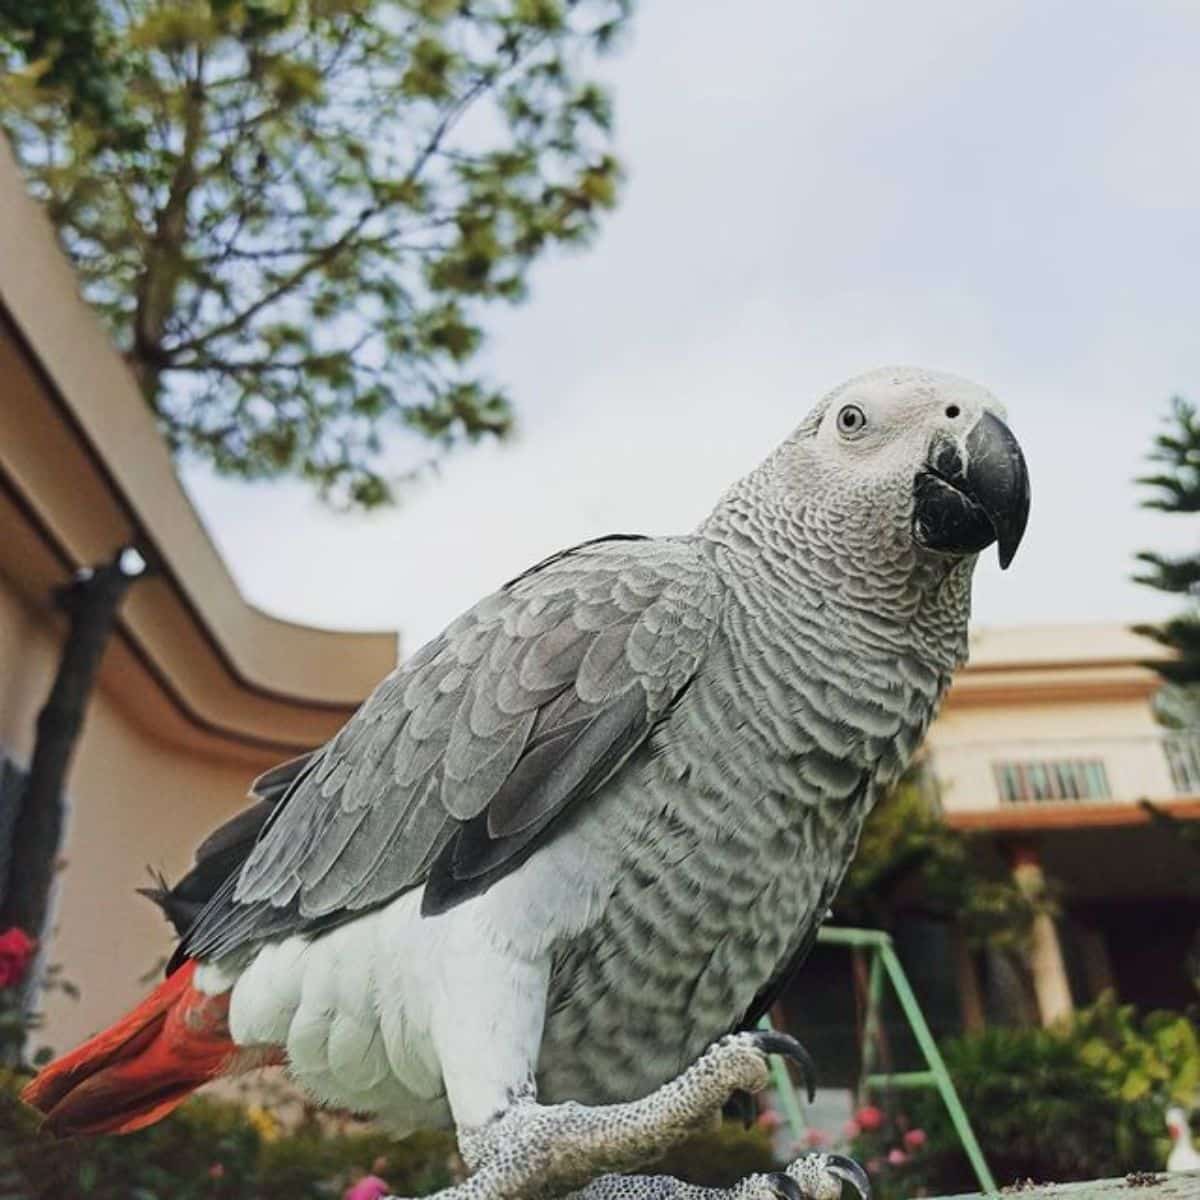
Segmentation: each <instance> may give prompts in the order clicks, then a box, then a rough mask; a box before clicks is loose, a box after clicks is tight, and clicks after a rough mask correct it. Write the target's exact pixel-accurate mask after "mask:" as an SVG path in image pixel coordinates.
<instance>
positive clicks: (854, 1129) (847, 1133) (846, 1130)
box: [842, 1121, 862, 1140]
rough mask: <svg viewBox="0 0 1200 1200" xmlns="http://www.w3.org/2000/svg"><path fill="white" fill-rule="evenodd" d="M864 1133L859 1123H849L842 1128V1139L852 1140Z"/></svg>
mask: <svg viewBox="0 0 1200 1200" xmlns="http://www.w3.org/2000/svg"><path fill="white" fill-rule="evenodd" d="M860 1133H862V1126H861V1125H860V1124H859V1123H858V1122H857V1121H847V1122H846V1123H845V1125H843V1126H842V1137H844V1138H846V1139H847V1140H852V1139H853V1138H856V1137H858V1135H859V1134H860Z"/></svg>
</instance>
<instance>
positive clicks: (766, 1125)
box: [754, 1108, 783, 1129]
mask: <svg viewBox="0 0 1200 1200" xmlns="http://www.w3.org/2000/svg"><path fill="white" fill-rule="evenodd" d="M754 1123H755V1125H757V1126H758V1127H759V1129H778V1128H779V1126H780V1125H782V1124H783V1118H782V1117H781V1116H780V1115H779V1113H778V1112H777V1111H776V1110H775V1109H773V1108H764V1109H763V1110H762V1112H760V1113H759V1114H758V1116H757V1117H755V1118H754Z"/></svg>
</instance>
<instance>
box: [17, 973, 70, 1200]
mask: <svg viewBox="0 0 1200 1200" xmlns="http://www.w3.org/2000/svg"><path fill="white" fill-rule="evenodd" d="M54 992H61V993H62V994H63V995H64V996H68V997H69V998H70V999H72V1000H78V999H79V989H78V988H77V987H76V986H75V984H73V983H72V982H71V981H70V980H69V979H66V978H65V977H64V976H63V970H62V966H61V965H60V964H59V963H49V964H47V965H46V966H44V967H42V968H41V971H40V973H39V975H38V986H37V989H36V995H37V997H38V999H39V1000H40V1001H42V1002H44V1001H45V999H46V997H47V996H48V995H50V994H51V993H54ZM29 994H30V990H29V989H27V988H25V987H24V986H22V985H21V984H14V985H13V986H11V987H6V988H0V1065H3V1066H8V1067H15V1066H17V1065H19V1064H20V1063H21V1062H22V1061H28V1062H31V1063H32V1064H33V1065H34V1066H41V1065H43V1064H44V1063H48V1062H49V1061H50V1059H51V1058H53V1057H54V1052H53V1050H51V1049H50V1047H49V1046H39V1047H37V1049H35V1050H34V1051H33V1052H32V1054H30V1053H29V1051H28V1046H29V1039H30V1037H31V1036H32V1035H33V1034H35V1033H37V1031H38V1030H40V1029H41V1028H42V1026H43V1025H44V1023H45V1018H44V1014H43V1013H42V1012H41V1011H40V1009H32V1010H31V1009H29V1008H27V1007H26V997H27V996H28V995H29ZM3 1194H4V1193H3V1192H2V1191H0V1197H2V1196H3Z"/></svg>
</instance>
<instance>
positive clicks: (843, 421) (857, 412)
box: [837, 404, 867, 437]
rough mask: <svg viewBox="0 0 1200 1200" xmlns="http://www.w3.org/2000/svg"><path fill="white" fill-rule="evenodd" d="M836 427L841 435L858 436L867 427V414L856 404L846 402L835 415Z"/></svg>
mask: <svg viewBox="0 0 1200 1200" xmlns="http://www.w3.org/2000/svg"><path fill="white" fill-rule="evenodd" d="M837 427H838V433H840V434H841V435H842V437H858V435H859V434H860V433H862V431H863V430H864V429H866V427H867V414H866V413H865V412H863V410H862V409H861V408H859V407H858V405H857V404H847V405H846V406H845V407H844V408H843V409H842V411H841V412H839V413H838V415H837Z"/></svg>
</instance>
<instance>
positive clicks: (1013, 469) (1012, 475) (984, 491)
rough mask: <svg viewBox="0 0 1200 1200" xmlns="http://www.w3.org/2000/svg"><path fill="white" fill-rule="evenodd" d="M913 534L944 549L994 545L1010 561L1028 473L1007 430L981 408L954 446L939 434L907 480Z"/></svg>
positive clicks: (1025, 516) (1023, 515)
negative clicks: (910, 481)
mask: <svg viewBox="0 0 1200 1200" xmlns="http://www.w3.org/2000/svg"><path fill="white" fill-rule="evenodd" d="M913 495H914V499H915V502H916V503H915V507H914V510H913V537H914V538H915V540H916V541H917V543H918V544H919V545H922V546H925V547H926V548H927V549H929V550H938V551H941V552H943V553H946V554H977V553H979V551H980V550H985V549H987V547H988V546H990V545H991V544H992V543H993V542H996V543H997V544H998V545H999V550H1000V566H1001V567H1002V568H1007V566H1008V564H1009V563H1011V562H1012V560H1013V555H1014V554H1016V552H1017V547H1018V546H1019V545H1020V544H1021V538H1022V537H1024V535H1025V525H1026V522H1028V520H1029V472H1028V470H1027V469H1026V467H1025V456H1024V455H1023V454H1022V453H1021V447H1020V446H1019V445H1018V444H1017V439H1016V438H1015V437H1013V435H1012V431H1011V430H1010V429H1009V427H1008V426H1007V425H1005V423H1004V422H1003V421H1001V420H1000V418H999V417H997V416H994V415H993V414H992V413H990V412H985V413H984V414H983V416H982V417H980V418H979V420H978V421H976V422H975V427H974V428H973V429H972V430H971V432H970V433H968V434H967V437H966V441H965V443H964V445H963V446H960V445H959V443H958V442H957V441H955V440H954V439H952V438H950V437H947V436H946V435H944V434H939V435H938V436H937V437H936V438H935V439H934V442H933V445H932V446H931V447H930V449H929V458H928V460H927V462H926V464H925V466H924V467H923V468H922V469H921V470H920V471H919V472H918V473H917V478H916V482H915V484H914V485H913Z"/></svg>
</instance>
